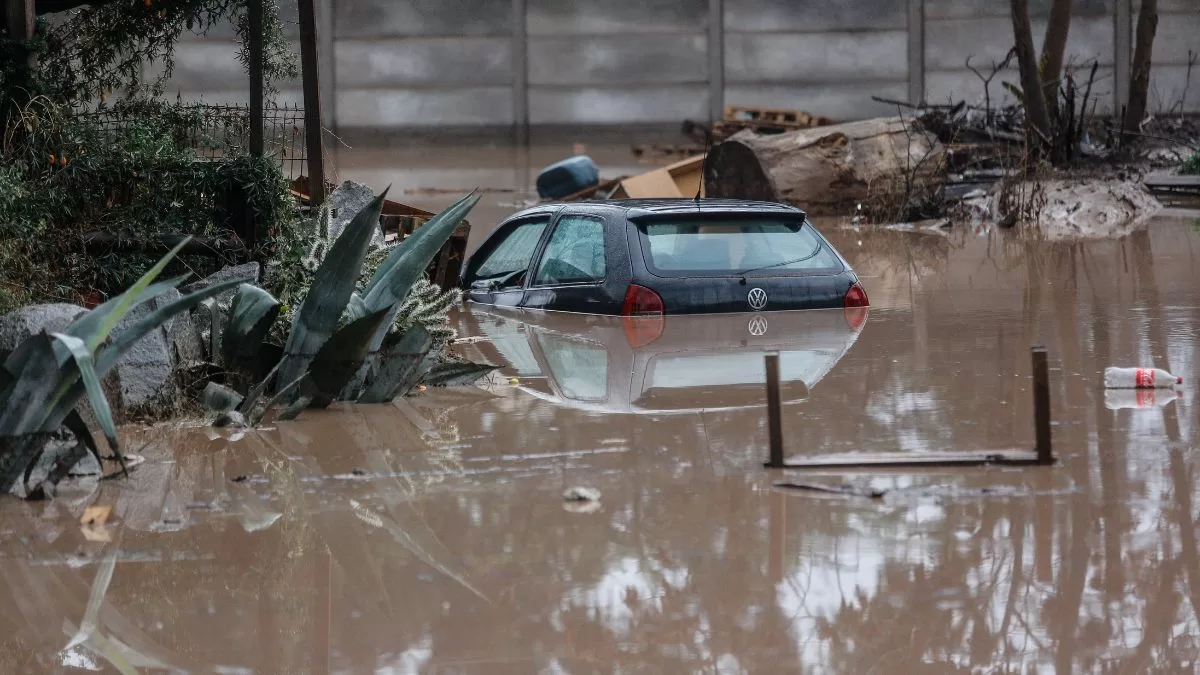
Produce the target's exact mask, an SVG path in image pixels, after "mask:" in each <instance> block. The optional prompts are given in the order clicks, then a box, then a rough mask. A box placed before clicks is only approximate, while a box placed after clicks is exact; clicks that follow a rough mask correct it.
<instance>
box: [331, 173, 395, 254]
mask: <svg viewBox="0 0 1200 675" xmlns="http://www.w3.org/2000/svg"><path fill="white" fill-rule="evenodd" d="M373 199H375V191H374V190H372V189H371V188H370V187H369V186H367V185H363V184H362V183H355V182H354V181H349V180H348V181H346V182H344V183H342V184H341V185H339V186H338V188H337V189H336V190H334V191H333V194H331V195H330V196H329V204H330V206H331V207H332V208H333V214H334V215H333V217H332V218H331V219H330V222H329V239H330V241H333V240H335V239H337V238H338V235H340V234H341V233H342V230H344V229H346V226H347V225H349V224H350V221H351V220H353V219H354V216H356V215H358V212H359V211H361V210H363V209H364V208H366V207H367V205H369V204H370V203H371V201H372V200H373ZM371 245H372V246H373V247H375V246H382V245H383V230H382V229H379V228H376V230H375V235H374V236H373V237H372V239H371Z"/></svg>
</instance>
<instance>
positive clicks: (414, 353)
mask: <svg viewBox="0 0 1200 675" xmlns="http://www.w3.org/2000/svg"><path fill="white" fill-rule="evenodd" d="M387 342H388V344H385V345H384V350H383V352H382V353H381V354H380V357H381V358H380V366H379V369H378V371H377V372H376V373H375V375H374V377H372V378H371V380H370V382H369V383H368V385H367V388H366V391H364V392H363V394H362V396H360V397H359V398H358V402H359V403H387V402H388V401H391V400H392V399H394V398H396V396H397V395H398V394H403V393H407V392H408V390H409V389H412V388H413V386H414V385H416V382H417V377H418V370H419V368H420V366H421V363H422V362H423V361H424V360H425V356H426V355H427V354H429V350H430V349H432V348H433V340H432V339H431V338H430V337H429V331H428V330H426V329H425V327H424V326H414V327H412V328H410V329H408V330H407V331H405V332H404V333H403V334H402V335H399V336H397V335H396V334H394V333H393V334H392V335H389V336H388V341H387Z"/></svg>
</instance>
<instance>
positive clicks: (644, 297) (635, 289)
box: [621, 284, 663, 316]
mask: <svg viewBox="0 0 1200 675" xmlns="http://www.w3.org/2000/svg"><path fill="white" fill-rule="evenodd" d="M662 313H663V301H662V296H660V295H659V294H658V293H655V292H654V291H652V290H650V289H649V288H646V287H645V286H638V285H637V284H629V290H627V291H625V305H624V306H623V307H622V308H621V316H654V315H656V314H657V315H661V314H662Z"/></svg>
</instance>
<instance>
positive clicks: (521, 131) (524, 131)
mask: <svg viewBox="0 0 1200 675" xmlns="http://www.w3.org/2000/svg"><path fill="white" fill-rule="evenodd" d="M527 14H528V4H527V2H526V0H512V101H513V131H514V134H513V140H514V141H515V142H516V144H517V145H518V146H525V145H528V144H529V24H528V22H527Z"/></svg>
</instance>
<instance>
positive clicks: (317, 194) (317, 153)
mask: <svg viewBox="0 0 1200 675" xmlns="http://www.w3.org/2000/svg"><path fill="white" fill-rule="evenodd" d="M255 1H256V2H260V1H261V0H255ZM299 4H300V7H299V9H300V65H301V76H302V79H303V85H304V145H305V152H307V153H308V156H307V159H308V175H309V177H310V178H313V180H310V181H309V187H310V188H311V190H312V192H311V197H312V204H313V206H320V205H321V204H322V203H323V202H324V201H325V149H324V147H323V146H322V145H321V129H322V127H321V85H320V73H319V72H318V70H317V69H318V67H319V60H318V58H317V10H316V7H315V6H314V5H313V0H299Z"/></svg>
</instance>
